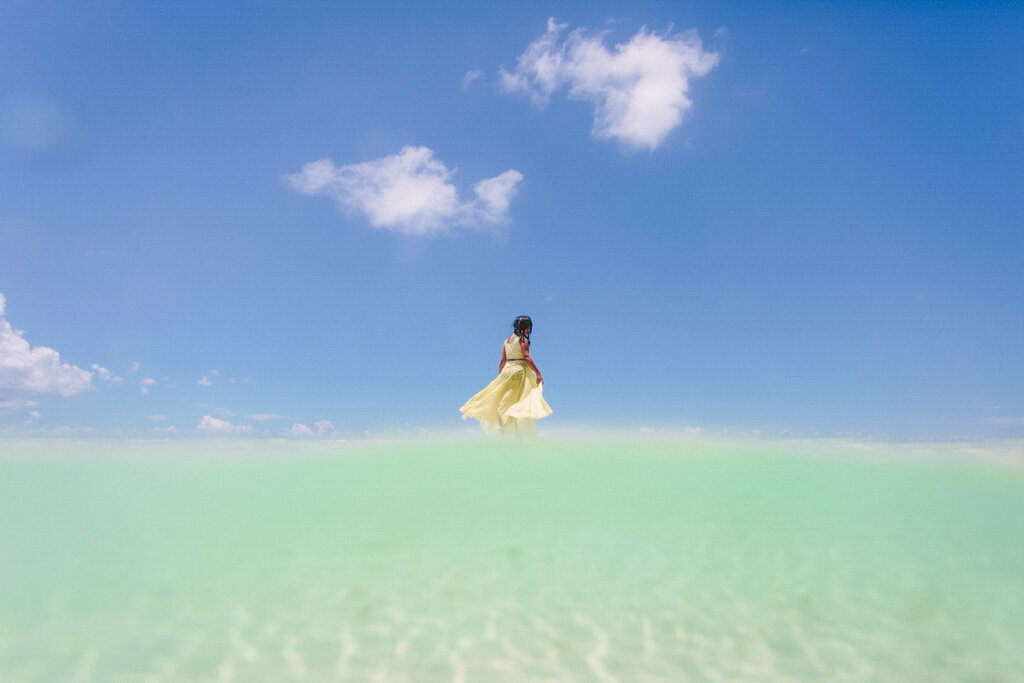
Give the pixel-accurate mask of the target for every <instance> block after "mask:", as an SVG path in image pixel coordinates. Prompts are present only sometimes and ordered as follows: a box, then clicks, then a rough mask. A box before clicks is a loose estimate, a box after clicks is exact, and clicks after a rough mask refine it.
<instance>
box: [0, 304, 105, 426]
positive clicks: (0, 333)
mask: <svg viewBox="0 0 1024 683" xmlns="http://www.w3.org/2000/svg"><path fill="white" fill-rule="evenodd" d="M6 305H7V300H6V299H5V298H4V295H3V294H0V408H2V409H6V410H17V409H20V408H24V407H29V406H32V405H35V402H34V400H33V399H35V398H36V397H39V396H62V397H68V396H74V395H75V394H79V393H81V392H83V391H88V390H90V389H93V388H95V387H94V386H93V384H92V376H93V373H91V372H89V371H88V370H83V369H82V368H79V367H77V366H74V365H71V364H69V363H62V362H61V360H60V354H59V353H58V352H57V351H55V350H53V349H51V348H49V347H47V346H31V345H30V344H29V343H28V341H27V340H26V339H25V338H24V336H23V335H24V332H23V331H22V330H15V329H14V328H13V327H11V324H10V323H9V322H8V321H7V319H6V317H4V315H5V310H6ZM97 367H98V366H97Z"/></svg>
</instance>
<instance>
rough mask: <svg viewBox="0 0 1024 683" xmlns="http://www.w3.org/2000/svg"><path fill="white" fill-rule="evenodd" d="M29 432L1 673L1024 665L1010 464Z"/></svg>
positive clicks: (3, 504)
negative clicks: (81, 438)
mask: <svg viewBox="0 0 1024 683" xmlns="http://www.w3.org/2000/svg"><path fill="white" fill-rule="evenodd" d="M40 443H41V444H42V445H40V444H38V443H37V444H34V445H33V442H30V441H28V442H6V443H5V442H3V441H0V449H5V450H6V452H4V451H0V582H2V583H0V680H3V681H47V682H49V681H287V680H311V681H331V680H352V681H369V680H381V681H486V682H490V681H515V682H522V681H595V680H596V681H616V680H617V681H623V682H633V681H773V682H774V681H826V680H827V681H1019V680H1022V677H1024V648H1022V647H1021V644H1022V643H1024V470H1022V469H1021V468H1020V467H1019V465H1018V466H1016V467H1012V466H1008V465H1007V464H1005V463H1000V462H971V461H969V460H968V459H941V460H938V459H929V458H927V457H925V458H920V457H917V458H914V459H912V460H908V459H907V458H905V457H903V456H901V455H888V454H886V453H885V452H884V449H882V451H878V450H877V449H876V450H875V451H873V452H872V453H871V454H870V456H862V457H849V456H848V455H843V456H837V455H835V454H830V453H828V452H825V451H826V450H827V449H824V447H823V450H822V452H814V450H813V449H810V450H807V449H804V450H803V451H802V452H800V453H794V452H786V451H785V450H783V449H779V448H771V449H769V448H768V447H759V448H752V447H739V446H728V445H706V444H705V445H701V444H694V443H657V442H640V443H628V442H617V443H584V442H562V443H559V442H555V443H551V442H541V443H495V442H484V441H456V442H450V443H444V442H433V443H412V442H410V443H400V444H390V445H377V446H360V447H352V446H351V445H344V444H338V445H336V446H332V445H330V444H327V445H321V446H318V447H316V448H311V447H301V448H300V447H299V446H296V445H292V444H288V443H276V444H275V443H264V444H255V445H251V446H245V447H240V446H238V445H237V444H231V443H229V442H224V443H222V444H217V443H201V444H196V443H190V442H188V441H181V442H177V443H166V442H164V443H147V442H144V441H141V442H135V443H130V442H121V443H117V444H104V443H102V442H96V443H91V444H90V443H74V442H70V441H69V442H59V441H51V442H40ZM221 451H223V452H221Z"/></svg>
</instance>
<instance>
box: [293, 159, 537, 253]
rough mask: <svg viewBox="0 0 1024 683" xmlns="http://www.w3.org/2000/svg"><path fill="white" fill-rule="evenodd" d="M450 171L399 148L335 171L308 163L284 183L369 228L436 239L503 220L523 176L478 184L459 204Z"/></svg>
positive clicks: (323, 163)
mask: <svg viewBox="0 0 1024 683" xmlns="http://www.w3.org/2000/svg"><path fill="white" fill-rule="evenodd" d="M454 174H455V171H454V170H452V169H449V168H448V167H447V166H446V165H445V164H444V162H442V161H440V160H439V159H436V158H435V157H434V152H433V150H431V149H430V148H428V147H403V148H402V151H401V152H399V153H398V154H393V155H391V156H386V157H383V158H381V159H376V160H374V161H367V162H363V163H357V164H347V165H344V166H335V165H334V162H332V161H331V160H330V159H320V160H319V161H312V162H310V163H308V164H306V165H305V166H303V167H302V170H301V171H300V172H299V173H295V174H292V175H288V176H285V181H286V182H287V183H288V184H289V185H290V186H291V187H292V188H293V189H295V190H296V191H298V192H300V193H302V194H305V195H319V194H322V195H327V196H328V197H331V198H332V199H334V200H335V201H337V202H338V204H340V205H341V206H342V208H344V209H345V210H346V211H349V212H352V213H357V214H362V215H364V216H365V217H366V218H367V219H368V220H369V221H370V225H372V226H373V227H374V228H382V229H385V230H392V231H394V232H398V233H403V234H407V235H437V234H442V233H445V232H447V231H448V230H449V229H451V228H453V227H460V226H467V227H481V226H486V225H496V224H501V223H504V222H506V221H507V220H508V208H509V204H510V203H511V202H512V198H513V197H514V196H515V194H516V191H517V187H518V185H519V182H520V181H521V180H522V179H523V175H522V174H521V173H519V171H516V170H514V169H510V170H508V171H505V172H504V173H502V174H501V175H498V176H495V177H493V178H486V179H484V180H481V181H480V182H478V183H477V184H476V185H475V186H474V187H473V191H474V194H475V195H476V196H475V197H474V198H473V199H470V200H466V201H463V200H460V199H459V193H458V190H457V189H456V187H455V185H454V184H453V183H452V176H453V175H454Z"/></svg>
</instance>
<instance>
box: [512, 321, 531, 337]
mask: <svg viewBox="0 0 1024 683" xmlns="http://www.w3.org/2000/svg"><path fill="white" fill-rule="evenodd" d="M531 328H533V321H532V320H530V316H528V315H521V316H519V317H518V318H516V319H515V320H514V321H513V322H512V331H513V332H515V333H516V336H517V337H519V338H520V339H525V340H526V341H527V342H529V341H530V333H529V332H528V331H527V330H530V329H531Z"/></svg>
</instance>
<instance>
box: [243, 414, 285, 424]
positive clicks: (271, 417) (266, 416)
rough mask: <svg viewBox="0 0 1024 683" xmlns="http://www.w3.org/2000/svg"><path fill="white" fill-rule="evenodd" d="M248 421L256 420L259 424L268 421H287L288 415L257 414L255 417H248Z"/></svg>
mask: <svg viewBox="0 0 1024 683" xmlns="http://www.w3.org/2000/svg"><path fill="white" fill-rule="evenodd" d="M245 418H246V419H247V420H256V421H257V422H266V421H267V420H287V419H288V416H287V415H278V414H277V413H256V414H255V415H246V416H245Z"/></svg>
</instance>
